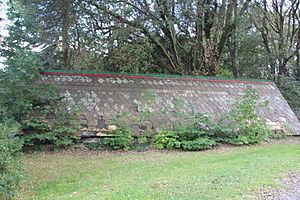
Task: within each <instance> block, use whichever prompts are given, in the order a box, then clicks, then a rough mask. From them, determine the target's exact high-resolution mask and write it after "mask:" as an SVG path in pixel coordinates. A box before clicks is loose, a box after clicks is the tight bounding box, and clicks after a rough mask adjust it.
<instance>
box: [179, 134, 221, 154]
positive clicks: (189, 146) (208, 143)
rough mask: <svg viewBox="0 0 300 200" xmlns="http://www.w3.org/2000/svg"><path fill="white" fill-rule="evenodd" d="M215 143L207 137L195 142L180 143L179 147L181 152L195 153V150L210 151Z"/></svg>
mask: <svg viewBox="0 0 300 200" xmlns="http://www.w3.org/2000/svg"><path fill="white" fill-rule="evenodd" d="M216 144H217V143H216V141H214V140H213V139H211V138H208V137H199V138H197V139H195V140H190V141H182V142H181V147H182V149H183V150H188V151H197V150H205V149H210V148H212V147H213V146H215V145H216Z"/></svg>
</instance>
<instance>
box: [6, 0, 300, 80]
mask: <svg viewBox="0 0 300 200" xmlns="http://www.w3.org/2000/svg"><path fill="white" fill-rule="evenodd" d="M8 5H9V10H8V15H9V18H10V20H11V22H12V24H11V25H10V26H9V31H10V35H9V36H8V37H7V38H6V41H5V44H4V46H5V47H4V48H2V54H3V55H5V56H6V57H7V56H10V55H11V54H12V53H13V52H15V50H16V49H17V48H18V47H21V48H28V49H30V50H33V51H37V50H39V51H41V52H42V53H41V54H40V56H41V59H42V60H43V61H44V63H45V64H44V67H45V68H56V69H93V70H109V71H119V72H152V73H175V74H190V75H227V76H235V77H243V76H244V77H255V78H261V77H263V78H271V77H275V76H276V75H278V74H279V75H286V76H294V77H299V74H300V73H299V67H300V66H299V60H300V59H299V56H300V53H299V51H300V50H299V48H300V42H299V37H300V36H299V35H300V34H299V26H300V23H299V20H300V17H299V15H300V14H299V13H300V7H299V1H297V0H272V1H266V0H256V1H250V0H241V1H237V0H227V1H217V0H188V1H181V0H172V1H167V0H149V1H144V0H105V1H99V0H71V1H70V0H60V1H58V0H26V1H24V0H11V1H9V4H8ZM16 45H17V46H16Z"/></svg>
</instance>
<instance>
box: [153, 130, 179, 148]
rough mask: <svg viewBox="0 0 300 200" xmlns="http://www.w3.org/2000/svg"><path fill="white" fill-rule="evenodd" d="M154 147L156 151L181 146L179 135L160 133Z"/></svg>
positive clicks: (165, 131)
mask: <svg viewBox="0 0 300 200" xmlns="http://www.w3.org/2000/svg"><path fill="white" fill-rule="evenodd" d="M152 146H153V147H154V148H156V149H173V148H176V147H179V146H180V142H179V141H178V135H177V134H176V132H175V131H168V130H164V131H160V132H159V133H157V134H156V135H155V136H154V138H153V141H152Z"/></svg>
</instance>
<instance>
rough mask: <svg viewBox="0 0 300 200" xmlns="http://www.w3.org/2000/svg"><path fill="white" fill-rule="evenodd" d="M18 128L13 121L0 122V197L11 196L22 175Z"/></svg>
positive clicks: (13, 194)
mask: <svg viewBox="0 0 300 200" xmlns="http://www.w3.org/2000/svg"><path fill="white" fill-rule="evenodd" d="M18 128H19V127H18V126H17V125H16V123H14V122H13V121H9V120H8V121H6V122H1V123H0V199H11V198H13V197H14V196H15V195H16V191H17V189H18V187H19V183H20V180H21V179H22V177H23V170H22V165H21V161H20V156H21V153H20V150H21V149H22V141H21V140H20V139H19V138H18V137H16V136H15V135H16V133H17V132H18Z"/></svg>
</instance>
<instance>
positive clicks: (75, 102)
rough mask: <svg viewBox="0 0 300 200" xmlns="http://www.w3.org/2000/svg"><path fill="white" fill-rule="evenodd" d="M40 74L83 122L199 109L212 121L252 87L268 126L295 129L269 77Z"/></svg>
mask: <svg viewBox="0 0 300 200" xmlns="http://www.w3.org/2000/svg"><path fill="white" fill-rule="evenodd" d="M42 77H43V81H44V82H46V83H50V84H53V85H56V86H57V87H58V88H59V90H60V91H61V94H62V95H63V96H65V97H66V100H67V102H68V105H69V107H74V106H77V107H80V108H81V110H82V113H83V116H82V121H83V123H86V125H87V126H88V127H97V123H99V122H98V119H100V118H102V117H103V118H104V119H105V120H106V121H109V120H111V119H114V118H116V117H117V116H118V115H123V116H127V120H128V121H130V123H132V124H144V125H145V126H151V127H152V128H153V127H154V128H157V127H159V126H162V125H168V124H171V123H174V122H175V123H176V121H177V122H178V123H180V121H183V120H184V117H185V114H186V115H187V114H189V113H202V114H205V115H207V116H209V117H211V118H212V119H213V120H216V119H218V118H220V117H221V116H222V115H223V114H224V113H226V112H228V111H230V110H231V109H232V106H233V105H234V103H235V102H236V101H238V100H240V99H242V98H243V96H244V95H245V91H246V90H247V89H248V88H251V89H255V90H256V92H257V93H258V95H259V97H260V99H259V102H260V103H262V102H265V101H268V102H269V104H268V106H267V107H259V108H258V110H257V112H258V114H259V115H260V116H261V117H262V118H265V119H266V121H267V123H268V124H269V125H270V126H273V127H275V129H276V128H277V129H281V128H283V127H284V128H288V129H289V130H290V131H292V133H293V134H300V123H299V121H298V119H297V117H296V116H295V114H294V113H293V111H292V110H291V108H290V107H289V105H288V104H287V102H286V101H285V99H284V98H283V96H282V95H281V93H280V91H279V90H278V88H277V87H276V85H275V84H274V83H273V82H267V81H246V80H219V79H212V78H210V79H207V78H205V79H203V78H191V77H187V78H183V77H180V78H178V77H177V78H175V77H153V76H142V75H139V76H135V75H118V74H83V73H74V72H68V71H65V72H50V71H48V72H43V73H42ZM182 113H183V114H182Z"/></svg>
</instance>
